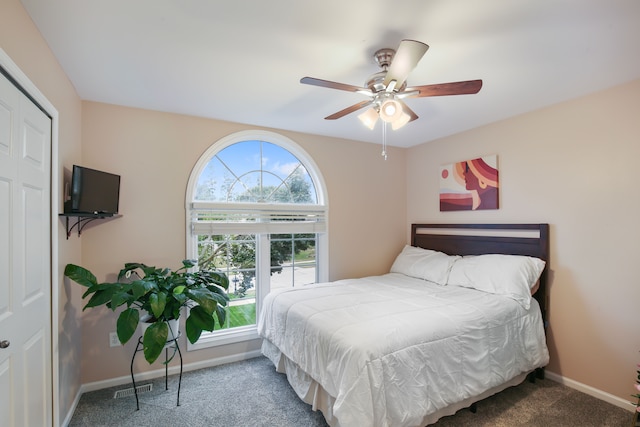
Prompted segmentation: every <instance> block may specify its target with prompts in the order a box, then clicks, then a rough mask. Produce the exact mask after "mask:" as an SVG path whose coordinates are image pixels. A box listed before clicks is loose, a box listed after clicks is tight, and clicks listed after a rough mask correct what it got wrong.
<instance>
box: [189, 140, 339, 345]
mask: <svg viewBox="0 0 640 427" xmlns="http://www.w3.org/2000/svg"><path fill="white" fill-rule="evenodd" d="M243 141H263V142H268V143H270V144H274V145H277V146H278V147H280V148H282V149H284V150H287V151H288V152H289V153H291V154H292V155H293V156H295V157H296V158H297V159H298V161H300V163H301V164H302V165H303V166H304V167H305V169H306V171H307V173H308V174H309V176H310V178H311V181H312V182H313V185H314V187H315V192H316V197H317V199H318V203H317V204H314V205H304V204H291V205H290V206H291V207H292V209H291V211H292V212H296V211H300V210H304V209H305V206H306V207H311V208H313V210H316V211H317V210H322V211H323V215H324V219H325V229H324V231H322V232H317V233H316V236H317V238H316V263H317V267H316V276H317V281H318V282H326V281H328V279H329V273H328V272H329V251H328V247H329V245H328V240H329V233H328V230H329V224H328V216H329V207H328V204H327V200H328V198H327V194H326V185H325V183H324V179H323V177H322V175H321V174H320V170H319V168H318V166H317V165H316V164H315V162H314V161H313V159H312V158H311V156H309V154H307V153H306V151H305V150H303V149H302V148H301V147H300V146H299V145H298V144H297V143H295V142H294V141H293V140H291V139H289V138H287V137H285V136H283V135H280V134H278V133H275V132H270V131H264V130H247V131H240V132H235V133H233V134H230V135H227V136H225V137H223V138H221V139H219V140H218V141H216V142H215V143H213V144H212V145H211V146H210V147H209V148H208V149H207V150H205V152H204V153H203V154H202V155H201V156H200V158H199V159H198V161H197V162H196V164H195V165H194V167H193V169H192V170H191V174H190V176H189V181H188V184H187V189H186V194H185V212H186V221H185V222H186V250H187V258H188V259H197V257H198V239H197V236H198V233H196V232H194V227H193V223H192V215H193V213H194V212H195V211H196V210H197V207H198V206H202V205H203V204H206V202H204V203H203V202H202V201H196V200H194V199H193V197H194V195H195V190H196V187H197V184H198V179H199V177H200V175H201V173H202V172H203V170H204V168H205V167H206V166H207V165H208V163H209V161H210V160H211V159H213V157H214V156H215V155H216V154H218V153H219V152H221V151H222V150H224V149H225V148H227V147H229V146H231V145H233V144H236V143H240V142H243ZM211 205H212V206H226V207H229V208H230V209H234V208H235V209H244V210H249V211H251V210H255V211H256V212H257V211H262V210H264V208H265V204H264V203H246V202H243V203H233V202H231V203H224V202H222V203H221V202H212V203H211ZM279 205H280V204H278V206H279ZM282 205H286V204H282ZM252 207H255V209H252ZM279 208H283V206H279ZM285 210H286V209H285ZM244 233H246V234H255V236H256V245H257V248H256V249H257V250H256V253H257V255H256V256H257V259H256V270H257V272H256V279H257V280H256V318H258V317H259V314H260V310H261V309H262V301H263V299H264V297H265V296H266V295H267V294H268V293H269V291H270V286H269V280H270V272H271V265H270V260H269V257H268V256H264V254H267V253H268V252H266V251H269V250H270V239H269V235H270V234H271V233H270V232H260V233H253V232H251V231H250V230H246V231H244ZM287 233H288V231H287ZM292 233H293V234H295V233H297V232H295V231H292ZM218 234H226V233H225V231H224V230H220V233H218ZM258 276H259V278H258ZM258 279H259V281H258ZM258 283H259V284H260V285H258ZM233 329H235V330H233V331H231V330H218V329H216V330H215V331H214V332H213V333H207V332H204V333H203V334H202V336H201V337H200V339H199V340H198V341H197V342H196V343H195V344H191V342H189V341H187V351H192V350H199V349H204V348H210V347H214V346H219V345H226V344H232V343H238V342H243V341H248V340H254V339H259V338H260V336H259V335H258V332H257V326H256V325H252V326H247V327H242V328H233Z"/></svg>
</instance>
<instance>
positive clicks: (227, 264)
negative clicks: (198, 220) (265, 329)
mask: <svg viewBox="0 0 640 427" xmlns="http://www.w3.org/2000/svg"><path fill="white" fill-rule="evenodd" d="M198 265H199V266H200V268H208V269H216V270H219V271H223V272H224V273H226V274H227V276H228V277H229V290H228V293H229V298H230V299H231V301H230V302H229V304H228V306H227V321H226V324H225V325H224V327H223V328H222V329H229V328H238V327H244V326H250V325H255V324H256V291H255V290H256V239H255V236H254V235H206V236H205V235H200V236H198Z"/></svg>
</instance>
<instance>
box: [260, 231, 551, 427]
mask: <svg viewBox="0 0 640 427" xmlns="http://www.w3.org/2000/svg"><path fill="white" fill-rule="evenodd" d="M548 260H549V227H548V225H547V224H413V225H412V227H411V245H407V246H406V247H405V248H404V249H403V250H402V252H401V253H400V254H399V255H398V257H397V258H396V260H395V261H394V263H393V266H392V268H391V271H390V272H389V273H388V274H384V275H381V276H372V277H365V278H361V279H348V280H339V281H336V282H331V283H322V284H315V285H308V286H303V287H299V288H292V289H288V290H285V291H276V292H272V293H270V294H269V295H267V296H266V297H265V300H264V304H263V307H262V311H261V315H260V318H259V321H258V332H259V334H260V335H261V336H262V337H263V345H262V352H263V354H264V355H265V356H267V357H268V358H269V359H270V360H271V361H272V362H273V363H274V365H275V367H276V369H277V371H278V372H283V373H285V374H286V376H287V379H288V381H289V383H290V384H291V386H292V388H293V389H294V390H295V391H296V393H297V394H298V396H299V397H300V398H301V399H302V400H304V401H305V402H307V403H309V404H311V405H312V407H313V409H314V410H320V411H322V413H323V415H324V417H325V419H326V420H327V423H328V424H329V425H331V426H332V427H356V426H357V427H363V426H371V427H374V426H375V427H378V426H390V427H403V426H407V427H410V426H424V425H428V424H432V423H434V422H436V421H437V420H438V419H439V418H441V417H443V416H446V415H451V414H454V413H455V412H456V411H458V410H459V409H462V408H465V407H470V406H472V405H473V404H474V403H475V402H477V401H479V400H482V399H484V398H486V397H488V396H490V395H492V394H495V393H497V392H500V391H502V390H504V389H505V388H507V387H510V386H514V385H517V384H519V383H521V382H522V381H524V379H525V378H526V377H527V375H531V374H532V373H534V372H536V373H537V374H538V376H541V373H543V371H541V370H542V369H543V368H544V366H546V364H547V363H548V361H549V353H548V350H547V347H546V343H545V334H544V323H545V316H546V305H547V297H546V279H547V271H548Z"/></svg>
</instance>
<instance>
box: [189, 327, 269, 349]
mask: <svg viewBox="0 0 640 427" xmlns="http://www.w3.org/2000/svg"><path fill="white" fill-rule="evenodd" d="M260 338H261V337H260V335H258V329H257V327H256V325H253V326H247V327H246V328H243V329H241V330H236V331H233V332H231V331H226V330H225V331H214V332H204V333H203V334H202V335H201V336H200V339H199V340H198V342H196V343H195V344H191V343H190V342H189V340H187V351H194V350H202V349H205V348H211V347H217V346H220V345H227V344H234V343H239V342H244V341H250V340H256V339H260Z"/></svg>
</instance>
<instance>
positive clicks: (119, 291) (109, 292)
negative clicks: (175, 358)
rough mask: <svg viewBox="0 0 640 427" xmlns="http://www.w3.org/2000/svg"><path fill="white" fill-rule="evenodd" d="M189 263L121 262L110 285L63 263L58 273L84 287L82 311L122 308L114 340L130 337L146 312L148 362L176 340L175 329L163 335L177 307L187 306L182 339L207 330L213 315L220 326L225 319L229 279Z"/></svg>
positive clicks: (175, 316) (177, 312)
mask: <svg viewBox="0 0 640 427" xmlns="http://www.w3.org/2000/svg"><path fill="white" fill-rule="evenodd" d="M193 267H196V262H195V261H193V260H184V261H182V267H180V268H179V269H177V270H175V271H172V270H170V269H168V268H164V269H161V268H156V267H150V266H147V265H145V264H141V263H126V264H125V265H124V268H123V269H122V270H120V273H119V274H118V281H117V282H114V283H98V281H97V279H96V276H95V275H94V274H93V273H91V272H90V271H89V270H87V269H86V268H84V267H80V266H78V265H74V264H67V266H66V267H65V269H64V275H65V276H67V277H68V278H70V279H71V280H73V281H74V282H76V283H78V284H80V285H82V286H86V287H87V288H88V289H87V290H86V292H85V293H84V295H83V298H85V297H87V296H91V298H89V301H88V302H87V303H86V305H85V306H84V308H83V311H84V310H86V309H87V308H89V307H98V306H101V305H104V306H106V307H108V308H110V309H111V310H113V311H115V310H116V309H117V308H118V307H120V306H124V305H126V309H125V310H123V311H122V313H120V315H119V317H118V321H117V324H116V331H117V334H118V339H119V340H120V342H122V343H126V342H127V341H129V339H131V337H132V336H133V334H134V333H135V331H136V328H137V327H138V323H139V322H140V320H141V318H142V316H141V312H142V314H143V315H145V314H148V316H149V317H150V321H149V322H150V323H151V325H150V326H149V327H148V328H147V329H146V331H144V335H143V337H142V344H143V348H144V357H145V359H146V360H147V361H148V362H149V363H153V362H154V361H155V360H156V359H157V358H158V356H159V355H160V353H161V352H162V349H163V348H164V346H165V345H166V343H167V340H173V339H175V338H177V336H176V335H175V334H177V331H172V335H171V336H170V335H169V326H168V324H167V322H168V321H170V320H173V319H178V318H179V317H180V312H181V310H182V308H183V307H189V308H190V310H189V315H188V317H187V320H186V322H185V329H186V334H187V338H188V339H189V341H190V342H191V343H195V342H196V341H197V340H198V338H200V334H202V331H213V329H214V327H215V317H217V319H218V323H219V324H220V326H222V325H224V322H225V318H226V311H225V308H224V307H225V306H226V305H227V302H228V301H229V297H228V296H227V292H226V290H227V289H228V288H229V280H228V278H227V276H226V275H225V274H224V273H221V272H217V271H209V270H197V271H190V269H192V268H193Z"/></svg>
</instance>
